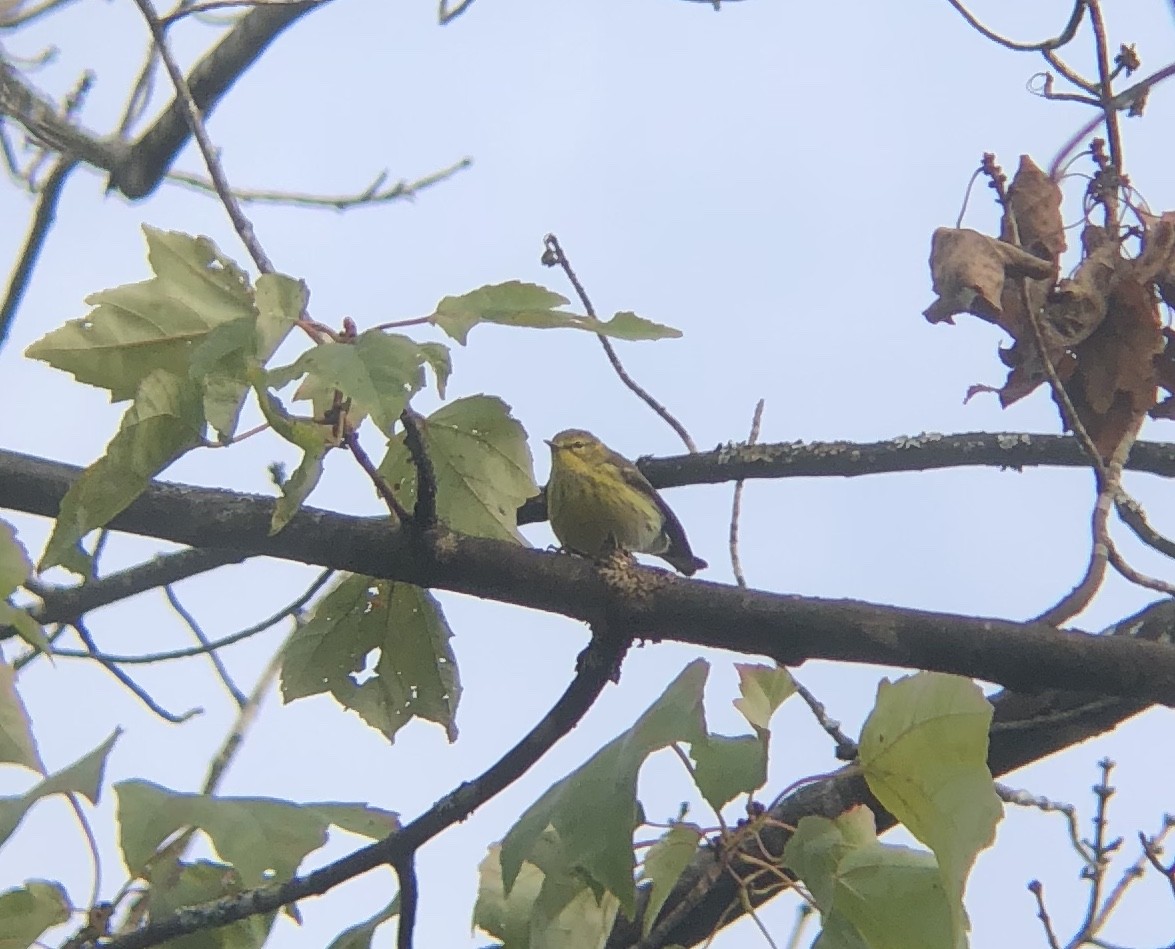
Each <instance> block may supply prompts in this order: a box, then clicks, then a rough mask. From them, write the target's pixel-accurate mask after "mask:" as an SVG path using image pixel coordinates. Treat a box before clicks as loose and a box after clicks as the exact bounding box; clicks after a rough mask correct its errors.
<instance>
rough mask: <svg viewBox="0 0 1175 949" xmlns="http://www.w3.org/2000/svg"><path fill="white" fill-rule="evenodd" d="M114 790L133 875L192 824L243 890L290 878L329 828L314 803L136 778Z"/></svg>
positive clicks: (123, 844) (124, 848) (122, 839)
mask: <svg viewBox="0 0 1175 949" xmlns="http://www.w3.org/2000/svg"><path fill="white" fill-rule="evenodd" d="M114 790H115V793H116V794H117V795H118V824H119V843H120V845H121V847H122V854H123V860H124V861H125V862H126V865H127V868H128V869H129V870H130V871H131V873H132V874H133V875H135V876H140V875H143V874H144V873H145V872H146V871H147V868H148V866H149V864H150V862H151V858H152V857H153V856H154V855H155V853H156V851H157V850H158V849H159V846H160V844H162V843H163V842H164V841H165V840H167V839H168V838H169V837H170V836H171V835H172V834H174V833H175V832H176V831H178V830H180V829H181V828H184V827H189V826H191V827H198V828H200V830H202V831H203V832H204V833H205V834H207V835H208V839H209V840H210V841H211V842H212V846H213V847H215V848H216V852H217V854H218V855H219V856H220V857H221V858H222V859H223V860H225V861H226V862H227V863H230V864H231V865H232V866H233V867H234V868H235V869H236V871H237V872H238V873H239V874H240V876H241V883H242V886H243V887H246V888H248V887H254V886H259V885H261V884H262V883H268V882H273V881H275V880H276V881H283V880H288V879H289V878H290V877H292V876H293V875H294V872H295V871H296V870H297V869H298V864H300V863H301V862H302V859H303V858H304V857H305V856H306V854H308V853H310V852H311V851H313V850H317V849H318V848H319V847H321V846H322V845H323V844H324V843H326V830H327V827H328V825H329V824H330V821H329V820H328V819H327V818H326V817H325V816H324V815H323V814H320V813H318V812H317V811H316V810H315V807H314V805H311V806H310V807H305V806H303V805H299V804H294V803H292V802H290V801H280V800H276V799H274V798H262V797H212V796H210V795H207V794H184V793H181V792H179V791H170V790H168V789H167V788H164V787H161V786H159V785H158V784H152V783H151V782H149V781H138V780H136V781H122V782H120V783H118V784H116V785H115V786H114Z"/></svg>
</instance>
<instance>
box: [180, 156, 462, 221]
mask: <svg viewBox="0 0 1175 949" xmlns="http://www.w3.org/2000/svg"><path fill="white" fill-rule="evenodd" d="M472 164H473V159H472V158H462V159H461V160H460V161H459V162H456V163H455V164H452V165H449V166H448V167H447V168H442V169H441V170H440V171H434V172H433V173H432V174H429V175H425V176H424V177H423V178H417V179H416V180H415V181H405V180H404V179H401V180H400V181H398V182H396V184H394V185H392V186H391V187H387V188H385V187H384V182H385V181H387V176H388V175H387V172H386V171H381V172H380V173H379V175H377V176H376V178H375V180H374V181H373V182H372V183H371V184H369V185H368V186H367V187H366V188H364V189H363V190H362V191H358V192H356V193H355V194H340V195H327V194H323V195H317V194H306V193H302V192H297V191H270V190H265V189H249V188H233V189H232V193H233V195H234V197H236V199H237V200H238V201H240V202H241V203H242V204H276V205H281V206H283V207H293V208H311V209H318V210H321V209H324V208H326V209H334V210H335V211H349V210H350V209H351V208H357V207H367V206H369V205H373V204H387V203H388V202H390V201H396V200H399V199H401V198H403V199H408V200H411V199H413V198H415V197H416V195H417V194H419V193H420V192H421V191H423V190H425V189H426V188H429V187H431V186H432V185H435V184H438V183H439V182H442V181H444V180H446V179H447V178H451V177H453V175H455V174H457V173H458V172H460V171H463V170H465V169H466V168H468V167H470V166H471V165H472ZM167 180H168V181H170V182H173V183H175V184H178V185H184V186H185V187H188V188H194V189H195V190H197V191H211V192H213V193H215V192H216V185H215V184H213V182H212V181H210V180H209V179H207V178H203V177H201V176H199V175H193V174H191V173H189V172H186V171H172V172H168V174H167Z"/></svg>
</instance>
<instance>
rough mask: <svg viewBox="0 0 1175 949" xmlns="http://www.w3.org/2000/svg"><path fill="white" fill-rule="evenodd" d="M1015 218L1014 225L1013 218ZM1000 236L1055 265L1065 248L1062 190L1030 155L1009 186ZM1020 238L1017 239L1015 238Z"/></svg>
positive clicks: (1024, 158) (1021, 160) (1022, 157)
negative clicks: (1013, 226) (1014, 223)
mask: <svg viewBox="0 0 1175 949" xmlns="http://www.w3.org/2000/svg"><path fill="white" fill-rule="evenodd" d="M1012 217H1014V218H1015V221H1016V227H1015V229H1013V228H1012V221H1011V218H1012ZM1000 237H1001V239H1002V240H1004V241H1006V242H1007V243H1009V244H1015V243H1019V245H1020V247H1022V248H1023V249H1024V250H1026V251H1028V253H1030V254H1033V255H1034V256H1036V257H1039V258H1041V259H1042V260H1048V261H1051V262H1052V263H1054V264H1056V263H1057V262H1058V261H1059V260H1060V259H1061V254H1062V253H1064V251H1065V248H1066V246H1067V245H1066V243H1065V227H1064V224H1063V222H1062V221H1061V189H1060V188H1059V187H1058V186H1057V183H1056V182H1055V181H1053V180H1052V178H1050V177H1049V176H1048V175H1046V174H1045V173H1044V172H1043V171H1041V169H1040V168H1039V167H1037V165H1036V163H1035V162H1033V160H1032V159H1031V158H1029V157H1028V156H1027V155H1021V156H1020V167H1019V168H1018V169H1017V170H1016V177H1015V178H1014V179H1012V184H1011V186H1010V187H1009V188H1008V207H1007V208H1006V209H1005V211H1004V218H1003V221H1002V222H1001V223H1000ZM1017 237H1019V240H1018V241H1017V240H1016V238H1017Z"/></svg>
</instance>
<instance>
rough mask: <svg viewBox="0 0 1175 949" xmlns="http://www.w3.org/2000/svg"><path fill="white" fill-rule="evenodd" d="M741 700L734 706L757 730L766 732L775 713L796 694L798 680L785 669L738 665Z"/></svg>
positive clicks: (750, 664)
mask: <svg viewBox="0 0 1175 949" xmlns="http://www.w3.org/2000/svg"><path fill="white" fill-rule="evenodd" d="M734 668H735V670H736V671H737V672H738V689H739V692H740V693H741V697H740V698H737V699H735V700H734V707H735V708H737V709H738V710H739V711H740V712H742V713H743V717H744V718H745V719H746V720H747V721H748V722H750V723H751V725H752V726H754V728H755V729H766V728H767V726H768V725H770V723H771V716H772V715H774V714H775V710H776V709H778V708H779V706H781V705H782V704H783V703H784V702H786V701H787V700H788V699H789V698H791V696H792V695H794V694H795V691H796V685H795V680H794V679H792V677H791V673H790V672H788V671H787V670H786V669H785V668H783V666H763V665H758V664H755V663H743V662H736V663H735V664H734Z"/></svg>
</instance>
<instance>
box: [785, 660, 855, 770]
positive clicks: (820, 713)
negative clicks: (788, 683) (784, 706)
mask: <svg viewBox="0 0 1175 949" xmlns="http://www.w3.org/2000/svg"><path fill="white" fill-rule="evenodd" d="M792 684H793V685H794V686H795V687H796V694H797V695H799V697H800V698H801V699H803V700H804V704H805V705H807V706H808V708H809V709H811V710H812V714H813V715H814V716H815V717H816V721H817V722H819V724H820V727H821V728H823V729H824V731H825V733H826V734H827V735H828V736H829V737H830V738H831V739H832V740H833V741H835V742H836V756H837V758H839V759H840V760H841V761H853V760H854V759H855V758H856V757H857V743H856V742H855V741H853V739H851V738H850V737H849V736H848V735H846V734H845V733H844V732H843V731H841V727H840V722H838V721H837V720H836V719H834V718H831V717H829V715H828V710H827V709H826V708H825V707H824V703H823V702H821V701H820V700H819V699H818V698H816V696H815V695H814V694H812V692H810V691H809V690H808V689H807V687H806V686H805V685H804V684H803V683H802V682H800V681H799V680H798V679H797V678H796V677H795V675H794V674H793V675H792Z"/></svg>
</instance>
